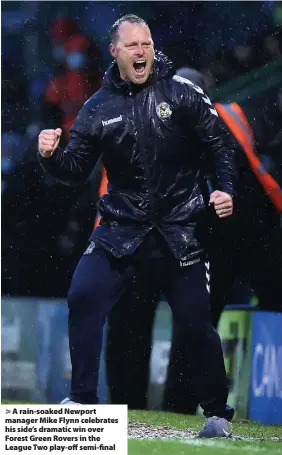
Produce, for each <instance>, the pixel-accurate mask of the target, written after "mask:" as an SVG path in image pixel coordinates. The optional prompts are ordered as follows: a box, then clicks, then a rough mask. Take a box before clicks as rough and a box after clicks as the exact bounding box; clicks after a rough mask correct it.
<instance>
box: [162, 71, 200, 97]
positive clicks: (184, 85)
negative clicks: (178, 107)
mask: <svg viewBox="0 0 282 455" xmlns="http://www.w3.org/2000/svg"><path fill="white" fill-rule="evenodd" d="M165 85H166V88H168V89H169V90H171V91H172V93H173V94H174V95H176V96H177V95H178V96H181V95H186V96H187V95H189V94H190V93H191V91H194V90H196V91H197V89H198V87H197V86H196V85H195V84H193V82H191V81H190V80H188V79H185V78H184V77H181V76H178V75H176V74H175V75H174V76H171V77H169V78H167V79H165ZM200 90H201V89H200Z"/></svg>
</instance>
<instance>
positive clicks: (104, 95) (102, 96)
mask: <svg viewBox="0 0 282 455" xmlns="http://www.w3.org/2000/svg"><path fill="white" fill-rule="evenodd" d="M107 101H110V94H109V92H108V91H107V90H105V89H104V87H101V88H100V89H99V90H97V92H95V93H94V94H93V95H92V96H90V98H88V100H86V101H85V103H84V105H83V108H85V109H86V110H89V111H91V110H96V109H97V108H99V107H100V106H101V105H104V103H106V102H107Z"/></svg>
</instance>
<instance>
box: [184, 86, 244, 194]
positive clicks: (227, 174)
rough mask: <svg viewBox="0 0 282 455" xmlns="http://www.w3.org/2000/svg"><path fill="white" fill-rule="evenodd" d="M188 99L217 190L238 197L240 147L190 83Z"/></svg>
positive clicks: (202, 95) (207, 99)
mask: <svg viewBox="0 0 282 455" xmlns="http://www.w3.org/2000/svg"><path fill="white" fill-rule="evenodd" d="M190 84H191V85H188V87H187V89H188V90H187V92H186V96H185V104H186V107H188V115H189V120H190V122H191V123H192V125H193V126H194V129H195V132H196V135H197V137H198V138H199V140H200V142H201V145H202V146H201V150H203V151H204V155H205V157H204V158H205V160H206V162H207V163H208V167H209V170H210V172H211V178H212V181H213V183H214V185H215V188H214V190H220V191H224V192H226V193H229V194H230V195H232V196H234V195H235V194H236V180H237V170H236V156H235V154H236V149H237V145H236V143H235V140H234V139H233V136H232V135H231V133H230V131H229V130H228V128H227V127H226V126H225V124H224V122H223V120H222V119H220V118H219V116H218V113H217V111H216V109H215V107H214V106H213V105H212V103H211V101H210V99H209V98H208V96H207V95H205V94H204V92H203V90H202V89H201V88H200V87H197V86H195V85H193V84H192V83H190Z"/></svg>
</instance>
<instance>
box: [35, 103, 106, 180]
mask: <svg viewBox="0 0 282 455" xmlns="http://www.w3.org/2000/svg"><path fill="white" fill-rule="evenodd" d="M94 117H95V115H94V114H93V113H92V112H91V111H90V109H89V107H88V106H87V104H85V105H84V106H83V107H82V109H81V110H80V112H79V114H78V116H77V118H76V120H75V122H74V124H73V126H72V128H71V130H70V140H69V143H68V145H67V146H66V148H65V149H61V148H59V147H58V148H57V149H56V150H55V152H54V154H53V155H52V156H51V157H50V158H44V157H43V156H42V155H41V154H40V153H39V152H38V159H39V162H40V164H41V166H42V167H43V169H44V170H45V171H46V172H47V173H48V174H50V175H51V176H52V177H54V178H55V179H57V180H58V181H60V182H62V183H64V184H65V185H69V186H77V185H80V184H82V183H84V182H85V181H86V180H87V178H88V177H89V175H90V174H91V172H92V170H93V168H94V166H95V164H96V162H97V160H98V159H99V156H100V155H101V146H100V138H99V131H98V129H99V128H98V127H97V126H96V127H95V120H94Z"/></svg>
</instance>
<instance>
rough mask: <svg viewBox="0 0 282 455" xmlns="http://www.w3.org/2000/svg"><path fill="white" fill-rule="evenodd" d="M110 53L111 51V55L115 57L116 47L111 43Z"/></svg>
mask: <svg viewBox="0 0 282 455" xmlns="http://www.w3.org/2000/svg"><path fill="white" fill-rule="evenodd" d="M110 53H111V56H112V57H114V58H116V56H117V48H116V46H115V45H114V44H113V43H111V44H110Z"/></svg>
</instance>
